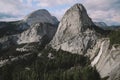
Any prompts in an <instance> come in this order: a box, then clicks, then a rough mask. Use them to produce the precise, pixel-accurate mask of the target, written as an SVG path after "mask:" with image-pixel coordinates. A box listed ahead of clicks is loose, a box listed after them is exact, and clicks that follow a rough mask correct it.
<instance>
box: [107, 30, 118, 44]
mask: <svg viewBox="0 0 120 80" xmlns="http://www.w3.org/2000/svg"><path fill="white" fill-rule="evenodd" d="M109 38H110V43H111V45H112V44H120V30H117V31H112V32H111V33H110V35H109Z"/></svg>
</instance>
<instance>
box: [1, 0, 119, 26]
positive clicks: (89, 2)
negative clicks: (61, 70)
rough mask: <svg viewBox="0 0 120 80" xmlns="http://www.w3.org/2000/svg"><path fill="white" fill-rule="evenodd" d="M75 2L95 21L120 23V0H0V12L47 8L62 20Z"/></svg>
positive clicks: (13, 12)
mask: <svg viewBox="0 0 120 80" xmlns="http://www.w3.org/2000/svg"><path fill="white" fill-rule="evenodd" d="M75 3H82V4H83V5H84V6H85V7H86V9H87V11H88V14H89V16H90V17H91V18H92V19H93V21H104V22H106V23H108V24H112V23H119V24H120V15H119V14H120V10H119V8H120V0H15V1H14V0H0V13H4V14H9V15H12V16H17V17H18V16H19V17H20V16H25V15H26V14H29V13H30V12H32V11H34V10H37V9H41V8H45V9H48V10H49V11H50V12H51V13H52V14H53V15H55V16H57V18H58V19H59V20H60V19H61V17H62V16H63V15H64V13H65V11H66V10H67V9H68V8H70V7H71V6H72V5H73V4H75Z"/></svg>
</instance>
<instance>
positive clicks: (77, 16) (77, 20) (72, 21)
mask: <svg viewBox="0 0 120 80" xmlns="http://www.w3.org/2000/svg"><path fill="white" fill-rule="evenodd" d="M105 32H106V31H104V30H102V29H101V28H98V27H97V26H95V25H94V23H93V22H92V20H91V19H90V18H89V16H88V15H87V12H86V9H85V8H84V7H83V5H82V4H75V5H74V6H72V7H71V8H70V9H68V10H67V11H66V13H65V15H64V16H63V18H62V20H61V21H60V24H59V27H58V30H57V32H56V34H55V36H54V38H53V40H52V41H51V42H50V44H49V46H51V47H52V48H54V49H56V50H59V49H62V50H65V51H69V52H71V53H78V54H82V55H85V56H88V57H89V58H90V60H91V65H92V66H95V67H96V69H97V70H98V71H99V73H100V75H101V77H102V78H104V77H107V76H109V78H108V80H117V78H119V74H120V73H119V68H120V62H119V61H120V46H119V45H117V46H115V45H113V46H111V47H110V40H109V38H105V37H103V34H104V33H105ZM118 80H119V79H118Z"/></svg>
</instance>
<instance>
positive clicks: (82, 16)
mask: <svg viewBox="0 0 120 80" xmlns="http://www.w3.org/2000/svg"><path fill="white" fill-rule="evenodd" d="M92 26H94V24H93V22H92V20H91V19H90V18H89V17H88V15H87V12H86V10H85V8H84V7H83V5H82V4H76V5H74V6H72V7H71V8H70V9H69V10H68V11H67V12H66V13H65V15H64V16H63V18H62V20H61V22H60V24H59V27H58V30H57V32H56V35H55V37H54V38H53V40H52V41H51V43H50V44H51V46H52V47H53V48H56V49H59V48H61V49H63V50H65V51H69V52H72V53H79V54H84V53H85V52H86V51H87V49H88V48H92V46H93V45H94V44H95V41H96V39H97V36H96V34H95V30H94V28H92ZM88 46H89V47H88Z"/></svg>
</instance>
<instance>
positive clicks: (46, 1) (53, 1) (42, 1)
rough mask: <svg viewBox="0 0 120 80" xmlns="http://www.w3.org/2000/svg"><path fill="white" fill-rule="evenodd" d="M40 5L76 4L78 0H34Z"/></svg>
mask: <svg viewBox="0 0 120 80" xmlns="http://www.w3.org/2000/svg"><path fill="white" fill-rule="evenodd" d="M34 1H36V2H38V4H37V5H38V6H40V7H54V6H59V5H67V4H74V3H75V2H77V0H34Z"/></svg>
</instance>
